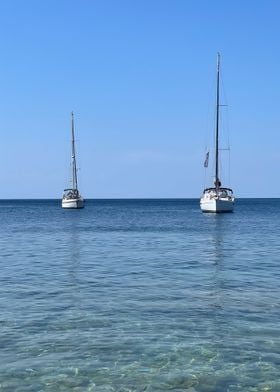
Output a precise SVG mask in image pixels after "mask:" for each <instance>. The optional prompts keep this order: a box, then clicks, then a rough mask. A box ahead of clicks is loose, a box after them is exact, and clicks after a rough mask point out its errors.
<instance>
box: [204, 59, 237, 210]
mask: <svg viewBox="0 0 280 392" xmlns="http://www.w3.org/2000/svg"><path fill="white" fill-rule="evenodd" d="M220 106H221V105H220V54H219V53H218V54H217V92H216V132H215V176H214V187H210V188H205V189H204V191H203V194H202V196H201V199H200V208H201V210H202V211H203V212H232V211H233V207H234V196H233V191H232V189H231V188H227V187H223V186H222V184H221V181H220V170H219V169H220V168H219V109H220ZM208 160H209V152H207V154H206V158H205V161H204V167H208Z"/></svg>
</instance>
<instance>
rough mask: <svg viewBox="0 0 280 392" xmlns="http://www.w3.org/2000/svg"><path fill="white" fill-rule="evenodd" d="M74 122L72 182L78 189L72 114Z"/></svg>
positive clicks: (73, 135) (72, 114)
mask: <svg viewBox="0 0 280 392" xmlns="http://www.w3.org/2000/svg"><path fill="white" fill-rule="evenodd" d="M71 120H72V181H73V184H72V186H73V189H78V182H77V165H76V154H75V134H74V113H73V112H71Z"/></svg>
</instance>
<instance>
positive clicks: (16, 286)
mask: <svg viewBox="0 0 280 392" xmlns="http://www.w3.org/2000/svg"><path fill="white" fill-rule="evenodd" d="M0 217H1V226H0V245H1V246H0V261H1V270H0V271H1V272H0V299H1V301H0V391H5V392H6V391H7V392H8V391H11V392H19V391H20V392H23V391H34V392H35V391H36V392H39V391H46V392H49V391H53V392H57V391H122V392H126V391H127V392H128V391H177V392H179V391H190V392H195V391H196V392H225V391H230V392H233V391H244V392H247V391H248V392H252V391H278V392H279V391H280V332H279V330H280V317H279V315H280V200H278V199H273V200H272V199H263V200H261V199H259V200H253V199H251V200H239V201H238V203H237V205H236V210H235V212H234V213H233V214H220V215H214V214H213V215H212V214H210V215H209V214H202V213H201V212H200V210H199V204H198V200H106V201H104V200H103V201H101V200H92V201H88V202H87V204H86V208H85V209H84V210H77V211H75V210H71V211H65V210H62V209H61V208H60V202H59V201H0Z"/></svg>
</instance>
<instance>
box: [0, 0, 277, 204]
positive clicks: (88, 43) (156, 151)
mask: <svg viewBox="0 0 280 392" xmlns="http://www.w3.org/2000/svg"><path fill="white" fill-rule="evenodd" d="M279 14H280V3H279V2H278V1H258V0H255V1H250V0H247V1H245V2H244V1H239V0H237V1H216V0H211V1H206V0H205V1H195V0H193V1H187V0H172V1H171V0H169V1H166V0H158V1H157V0H154V1H152V0H149V1H146V0H141V1H140V0H139V1H137V0H135V1H127V0H119V1H118V0H114V1H113V0H112V1H110V0H100V1H93V0H92V1H86V0H81V1H72V0H67V1H63V0H60V1H53V0H48V1H44V2H43V1H30V0H26V1H15V0H13V1H8V0H6V1H4V0H3V1H1V3H0V34H1V37H2V38H1V40H0V52H1V56H0V59H1V68H0V69H1V72H0V134H1V143H0V152H1V153H0V165H1V170H0V178H1V184H2V186H1V195H0V196H1V198H29V197H30V198H33V197H34V198H44V197H45V198H49V197H60V196H61V192H62V190H63V188H64V187H66V186H67V185H68V180H67V178H68V174H69V162H70V112H71V110H74V112H75V115H76V133H77V139H78V142H77V151H78V162H79V166H80V168H81V170H80V171H79V179H80V184H81V191H82V192H83V194H84V196H85V197H86V198H91V197H93V198H103V197H105V198H114V197H199V195H200V193H201V190H202V188H203V186H204V170H203V160H204V152H205V141H206V140H210V141H211V140H212V139H211V135H212V130H213V129H214V123H213V113H214V112H213V110H214V84H215V62H216V52H217V51H220V52H221V56H222V76H223V86H224V89H225V95H224V96H223V97H224V98H223V99H224V101H225V102H226V103H227V104H228V105H229V106H228V108H225V109H222V111H223V112H226V111H227V112H228V116H227V120H225V122H226V121H228V124H229V126H228V128H229V133H230V140H231V181H230V185H231V186H232V187H233V188H234V190H235V193H236V196H239V197H279V195H280V182H279V180H278V177H279V169H278V167H279V164H280V154H279V149H280V40H279V37H280V24H279ZM223 116H224V114H223ZM225 117H226V116H225ZM222 121H223V120H222ZM209 137H210V138H209ZM224 185H228V184H227V183H225V182H224Z"/></svg>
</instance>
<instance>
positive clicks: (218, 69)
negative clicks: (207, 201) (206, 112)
mask: <svg viewBox="0 0 280 392" xmlns="http://www.w3.org/2000/svg"><path fill="white" fill-rule="evenodd" d="M219 109H220V53H217V95H216V158H215V160H216V169H215V183H214V184H215V187H216V191H217V192H218V190H219V187H220V185H221V183H220V180H219Z"/></svg>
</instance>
